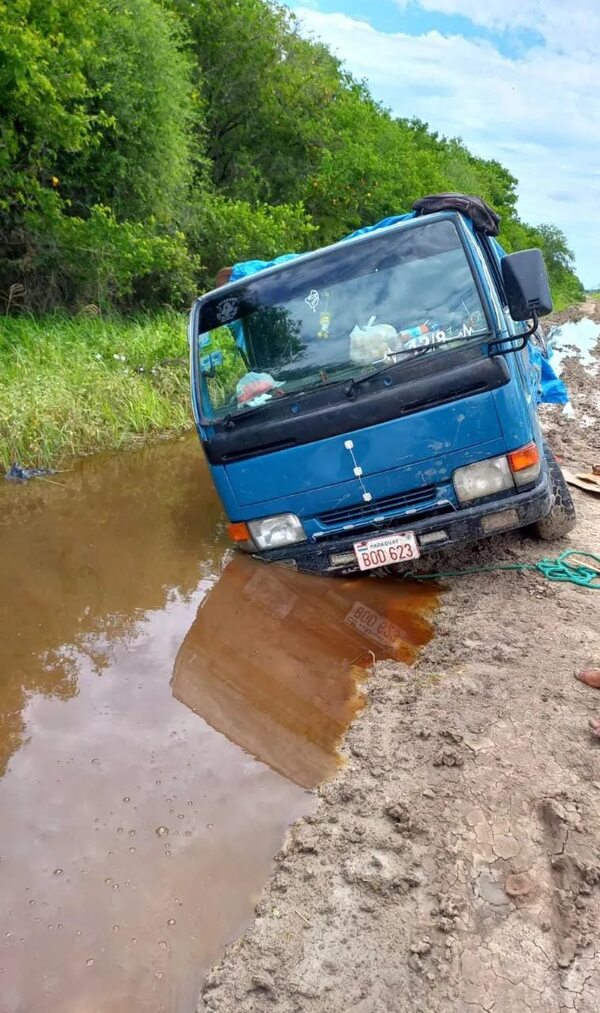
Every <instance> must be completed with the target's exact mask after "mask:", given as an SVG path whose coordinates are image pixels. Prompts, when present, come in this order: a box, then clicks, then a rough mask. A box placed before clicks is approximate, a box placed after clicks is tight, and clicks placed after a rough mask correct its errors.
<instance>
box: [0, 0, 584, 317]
mask: <svg viewBox="0 0 600 1013" xmlns="http://www.w3.org/2000/svg"><path fill="white" fill-rule="evenodd" d="M0 23H2V33H0V301H1V300H2V299H4V302H5V304H8V305H9V307H10V308H11V309H13V310H14V309H15V308H17V307H19V306H20V307H23V308H33V309H45V308H52V307H54V306H61V307H67V308H71V309H75V310H76V309H77V308H78V307H80V306H81V305H84V304H86V303H88V302H94V303H96V304H97V305H99V306H101V308H102V309H103V311H104V310H106V309H108V308H110V307H116V308H118V309H122V310H123V309H124V310H127V311H131V310H132V309H135V308H139V307H150V306H159V305H162V304H164V303H168V304H171V305H179V306H184V305H185V304H186V303H187V302H188V301H189V299H190V297H191V294H192V292H193V291H194V289H196V290H197V289H198V288H199V287H201V286H206V285H209V284H211V283H212V278H213V277H214V273H215V272H216V271H217V270H218V268H219V267H221V266H223V265H224V264H227V263H231V262H234V261H235V260H238V259H241V258H255V257H256V258H269V257H273V256H275V255H276V254H278V253H282V252H286V251H288V250H302V249H305V248H307V247H310V246H318V245H322V244H325V243H329V242H332V241H334V240H336V239H338V238H339V237H340V236H343V235H345V234H347V233H348V232H350V231H352V230H354V229H356V228H358V227H360V226H361V225H365V224H368V223H372V222H374V221H376V220H377V219H380V218H383V217H385V216H387V215H391V214H397V213H400V212H402V211H407V210H408V209H409V208H410V207H411V205H412V203H413V202H414V200H416V199H417V198H418V197H420V196H422V195H423V194H424V193H431V192H435V191H441V190H461V191H463V192H472V193H477V194H480V195H481V196H482V197H484V198H485V199H486V200H487V201H488V202H489V203H491V204H492V205H493V206H494V207H495V208H496V209H497V210H498V211H499V213H500V214H501V215H502V218H503V233H502V238H503V242H504V243H505V245H506V246H507V248H508V249H516V248H519V247H521V246H523V245H527V244H528V243H531V242H532V241H535V242H536V243H538V244H539V245H541V246H542V249H543V250H544V251H545V252H546V253H547V255H548V259H549V266H550V275H551V279H552V283H553V287H554V290H555V293H557V294H558V297H559V298H560V299H566V298H573V299H577V298H580V297H581V287H580V285H579V282H578V281H577V279H576V277H575V275H574V270H573V262H572V257H571V256H570V254H569V251H568V248H567V247H566V244H565V241H564V237H563V236H562V235H561V234H560V233H559V232H558V231H557V230H556V229H553V227H551V226H541V227H540V228H538V229H531V227H529V226H527V225H525V224H524V223H522V222H520V221H519V218H518V216H517V214H516V180H515V179H514V178H513V177H512V176H511V175H510V173H508V172H507V171H506V169H504V168H503V167H502V166H501V165H500V164H499V163H498V162H496V161H494V160H484V159H481V158H476V157H475V156H474V155H472V154H471V153H470V152H469V151H468V150H467V149H466V148H465V146H464V144H463V143H462V142H461V141H460V140H457V139H447V138H443V137H439V136H438V135H437V134H436V133H435V132H432V131H431V130H430V129H429V128H428V126H427V125H426V124H424V123H422V122H420V121H418V120H405V119H396V118H394V117H393V116H392V115H391V114H390V113H389V112H388V111H387V110H386V109H384V108H382V107H381V106H380V105H379V104H378V103H377V102H375V101H374V100H373V98H372V97H371V95H370V94H369V92H368V90H367V88H366V86H365V85H364V84H363V83H360V82H357V81H355V80H354V79H353V78H352V77H351V76H350V75H349V74H348V73H347V72H346V71H345V70H344V68H343V67H342V66H341V65H340V63H339V61H338V60H337V59H336V58H335V57H334V56H333V55H332V53H331V52H330V51H329V50H328V49H327V47H326V46H324V45H322V44H321V43H319V42H316V41H314V40H308V39H305V38H303V37H302V36H301V35H300V34H299V31H298V27H297V23H296V21H295V19H294V16H293V15H292V14H291V13H290V12H289V10H288V9H287V8H286V7H284V6H281V5H280V4H278V3H276V2H273V0H128V3H127V4H119V3H115V2H114V0H52V3H47V2H46V3H42V2H41V0H0Z"/></svg>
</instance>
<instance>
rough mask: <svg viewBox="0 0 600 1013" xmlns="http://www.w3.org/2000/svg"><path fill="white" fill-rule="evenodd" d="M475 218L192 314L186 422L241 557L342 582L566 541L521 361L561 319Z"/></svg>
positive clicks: (541, 287) (216, 299) (568, 508)
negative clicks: (534, 534) (454, 548)
mask: <svg viewBox="0 0 600 1013" xmlns="http://www.w3.org/2000/svg"><path fill="white" fill-rule="evenodd" d="M429 200H430V202H431V201H432V199H429ZM469 200H471V201H473V200H474V201H476V199H471V198H463V197H462V196H460V195H441V197H439V198H438V199H437V202H436V200H433V201H432V206H433V210H430V211H428V213H413V214H410V215H406V216H401V217H400V218H399V219H398V220H395V221H394V223H393V224H389V225H385V226H384V227H382V228H375V229H374V230H365V231H364V233H363V234H359V235H356V236H353V237H351V238H349V239H346V240H344V241H341V242H339V243H336V244H334V245H333V246H330V247H327V248H325V249H322V250H317V251H315V252H312V253H308V254H304V255H301V256H297V257H294V258H289V259H286V260H285V261H284V262H283V263H279V264H275V265H274V266H272V267H267V268H266V269H262V270H258V271H257V272H256V273H253V274H249V275H246V276H245V277H241V278H239V280H236V281H232V282H229V283H228V284H226V285H223V286H221V287H219V288H218V289H215V290H214V291H212V292H209V293H208V294H207V295H205V296H203V297H202V298H200V299H198V300H197V301H196V302H195V304H194V306H193V308H192V312H191V315H190V327H189V338H190V355H191V384H192V402H193V407H194V415H195V420H196V425H197V429H198V434H199V437H200V440H201V443H202V447H203V449H204V452H205V455H206V458H207V461H208V465H209V468H210V471H211V475H212V479H213V482H214V484H215V486H216V489H217V492H218V494H219V496H220V498H221V501H222V503H223V507H224V509H225V512H226V514H227V516H228V518H229V521H230V524H229V529H228V530H229V532H230V535H231V537H232V539H233V540H234V542H235V543H236V545H237V546H238V548H239V549H241V550H242V551H244V552H246V553H251V554H253V555H255V556H257V557H259V558H261V559H263V560H265V561H267V562H277V563H284V564H286V565H288V566H293V567H296V568H298V569H302V570H307V571H312V572H320V573H349V572H352V571H355V570H373V569H377V568H380V567H389V566H398V565H401V564H410V563H411V562H412V561H414V560H415V559H416V558H418V557H419V556H420V555H422V554H425V553H427V552H431V551H432V550H434V549H440V548H444V547H447V546H450V545H452V544H455V543H462V542H465V541H471V540H476V539H480V538H484V537H486V536H489V535H492V534H494V533H495V532H499V531H507V530H510V529H513V528H519V527H523V526H526V525H534V526H535V527H536V530H537V531H538V534H540V535H541V537H554V536H557V535H561V534H563V533H565V532H566V531H567V530H569V529H570V528H571V527H572V526H573V523H574V510H573V506H572V502H571V499H570V496H569V493H568V488H567V486H566V485H565V483H564V480H563V479H562V475H561V473H560V469H559V468H558V465H557V464H556V462H555V460H554V459H553V457H552V454H551V452H550V451H549V449H548V448H547V447H546V446H545V444H544V441H543V438H542V433H541V429H540V423H539V419H538V413H537V384H538V380H539V376H538V373H537V372H536V369H535V368H534V365H533V362H532V358H531V356H530V355H529V350H528V341H530V340H535V331H536V327H537V323H538V316H541V315H543V314H545V313H548V312H550V311H551V309H552V303H551V299H550V292H549V287H548V280H547V276H546V272H545V267H544V264H543V258H542V255H541V253H540V251H539V250H528V251H523V252H521V253H516V254H512V255H508V256H507V255H504V253H503V251H502V249H501V247H500V246H499V244H498V243H497V241H496V239H495V238H494V235H493V232H494V228H493V226H492V227H491V228H490V227H489V224H488V222H489V218H485V219H484V222H485V224H484V225H483V226H482V224H481V215H480V213H479V212H480V206H481V205H482V202H476V203H473V204H468V203H467V204H466V205H465V201H469ZM465 206H466V207H467V210H469V211H470V209H471V208H473V210H472V212H471V213H465ZM483 208H484V209H485V205H483ZM486 210H489V209H486Z"/></svg>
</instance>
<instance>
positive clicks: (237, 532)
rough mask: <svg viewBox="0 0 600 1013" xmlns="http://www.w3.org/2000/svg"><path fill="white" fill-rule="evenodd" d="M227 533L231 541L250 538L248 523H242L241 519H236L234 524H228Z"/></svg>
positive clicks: (244, 540)
mask: <svg viewBox="0 0 600 1013" xmlns="http://www.w3.org/2000/svg"><path fill="white" fill-rule="evenodd" d="M227 534H228V535H229V537H230V538H231V541H232V542H247V541H249V540H250V532H249V531H248V525H247V524H244V522H243V521H237V522H236V523H235V524H228V525H227Z"/></svg>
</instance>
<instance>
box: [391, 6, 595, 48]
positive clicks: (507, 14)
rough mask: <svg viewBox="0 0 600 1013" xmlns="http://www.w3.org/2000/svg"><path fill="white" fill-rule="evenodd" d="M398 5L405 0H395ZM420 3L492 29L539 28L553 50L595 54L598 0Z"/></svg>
mask: <svg viewBox="0 0 600 1013" xmlns="http://www.w3.org/2000/svg"><path fill="white" fill-rule="evenodd" d="M397 2H398V6H399V7H404V6H405V5H406V0H397ZM419 3H420V6H421V7H424V8H425V9H426V10H429V11H434V12H437V13H439V14H461V15H462V16H463V17H466V18H468V19H469V20H470V21H472V22H473V23H474V24H476V25H481V26H482V27H483V28H489V29H491V30H492V31H497V32H499V31H506V30H514V29H519V28H521V29H523V28H527V29H530V30H532V31H536V32H538V33H539V34H540V35H541V36H542V38H543V39H544V40H545V42H546V44H547V45H548V46H549V47H550V48H551V49H554V50H558V51H561V50H565V49H566V50H569V51H572V52H573V55H574V56H577V55H578V54H581V53H588V54H590V55H593V56H594V57H596V58H597V55H598V50H599V48H600V17H599V15H598V3H597V0H571V3H567V2H565V0H485V2H483V3H482V2H481V0H419Z"/></svg>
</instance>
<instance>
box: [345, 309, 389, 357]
mask: <svg viewBox="0 0 600 1013" xmlns="http://www.w3.org/2000/svg"><path fill="white" fill-rule="evenodd" d="M375 320H376V317H371V318H370V320H369V322H368V324H367V326H366V327H360V326H359V325H358V324H357V325H356V327H354V329H353V330H352V331H351V333H350V361H351V362H355V363H356V364H357V365H359V366H370V365H371V363H373V362H378V361H379V360H380V359H384V358H385V356H386V355H387V353H388V352H389V351H390V348H391V349H392V350H393V349H394V346H395V341H396V337H397V334H396V328H395V327H392V325H391V324H377V323H375Z"/></svg>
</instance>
